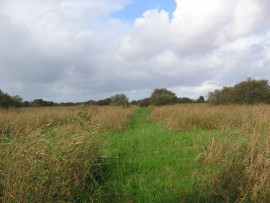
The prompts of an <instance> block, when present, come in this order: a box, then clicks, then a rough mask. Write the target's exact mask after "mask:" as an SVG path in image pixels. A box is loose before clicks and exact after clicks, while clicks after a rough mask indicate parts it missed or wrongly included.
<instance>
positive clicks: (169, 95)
mask: <svg viewBox="0 0 270 203" xmlns="http://www.w3.org/2000/svg"><path fill="white" fill-rule="evenodd" d="M176 102H177V97H176V95H175V93H173V92H171V91H169V90H167V89H165V88H161V89H155V90H154V92H153V93H152V95H151V97H150V103H151V104H152V105H155V106H162V105H167V104H175V103H176Z"/></svg>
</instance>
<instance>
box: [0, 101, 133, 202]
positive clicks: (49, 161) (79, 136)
mask: <svg viewBox="0 0 270 203" xmlns="http://www.w3.org/2000/svg"><path fill="white" fill-rule="evenodd" d="M136 110H137V108H136V107H131V108H125V109H124V108H122V107H115V106H114V107H95V106H91V107H87V108H86V107H81V109H80V108H79V107H49V108H48V107H47V108H26V109H9V110H1V111H0V133H1V148H0V149H1V150H0V201H2V202H12V201H17V202H54V201H72V202H76V201H82V200H84V201H90V202H91V201H92V202H93V201H98V200H99V199H100V197H101V195H102V194H101V192H100V188H99V184H98V182H97V181H98V178H99V176H100V173H99V170H100V163H99V161H98V159H99V157H98V153H99V149H100V146H101V143H100V139H101V135H100V132H101V131H104V130H122V129H123V128H124V127H125V126H126V125H127V124H128V122H129V117H130V116H131V115H132V114H134V113H135V111H136Z"/></svg>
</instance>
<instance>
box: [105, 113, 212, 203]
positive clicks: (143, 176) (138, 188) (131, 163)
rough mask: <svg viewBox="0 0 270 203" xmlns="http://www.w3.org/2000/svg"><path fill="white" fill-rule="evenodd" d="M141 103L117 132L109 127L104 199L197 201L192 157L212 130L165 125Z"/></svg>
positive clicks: (196, 165) (197, 167)
mask: <svg viewBox="0 0 270 203" xmlns="http://www.w3.org/2000/svg"><path fill="white" fill-rule="evenodd" d="M149 111H150V109H147V108H141V109H140V110H139V111H138V113H137V114H136V115H135V116H134V117H133V118H132V120H131V124H130V126H129V127H128V128H127V129H126V130H125V131H124V132H122V133H113V134H112V133H108V134H107V136H106V140H107V141H108V145H107V146H106V147H104V149H103V151H102V155H103V156H108V157H107V158H104V160H103V162H104V163H108V165H106V168H105V169H104V173H103V176H104V183H103V191H104V198H103V201H104V202H200V201H204V194H200V193H199V191H200V190H199V188H198V186H199V185H197V181H196V177H197V174H199V171H200V170H201V169H200V168H201V167H200V165H199V163H198V162H196V160H195V159H196V157H197V156H198V154H199V153H200V152H201V151H202V149H201V145H202V144H203V143H205V144H207V143H208V142H209V141H210V140H211V138H212V135H213V134H214V131H205V130H191V131H170V130H168V129H167V128H166V127H165V126H162V125H156V124H154V123H152V122H150V121H147V119H146V118H147V115H148V113H149Z"/></svg>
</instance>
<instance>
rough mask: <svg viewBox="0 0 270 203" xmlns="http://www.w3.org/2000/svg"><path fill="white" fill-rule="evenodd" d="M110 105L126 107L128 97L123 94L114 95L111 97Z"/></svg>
mask: <svg viewBox="0 0 270 203" xmlns="http://www.w3.org/2000/svg"><path fill="white" fill-rule="evenodd" d="M111 100H112V105H117V106H123V107H124V106H128V105H129V103H128V97H127V96H126V95H125V94H116V95H114V96H112V97H111Z"/></svg>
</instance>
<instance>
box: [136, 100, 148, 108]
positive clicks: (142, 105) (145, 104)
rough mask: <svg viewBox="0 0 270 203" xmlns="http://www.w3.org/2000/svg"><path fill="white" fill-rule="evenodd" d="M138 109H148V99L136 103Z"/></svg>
mask: <svg viewBox="0 0 270 203" xmlns="http://www.w3.org/2000/svg"><path fill="white" fill-rule="evenodd" d="M138 105H139V106H140V107H148V106H149V105H150V98H144V99H141V100H139V101H138Z"/></svg>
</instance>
